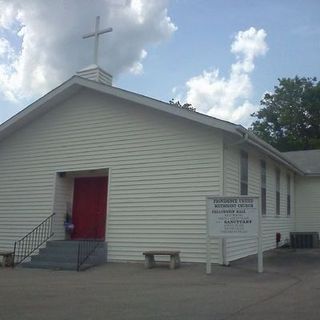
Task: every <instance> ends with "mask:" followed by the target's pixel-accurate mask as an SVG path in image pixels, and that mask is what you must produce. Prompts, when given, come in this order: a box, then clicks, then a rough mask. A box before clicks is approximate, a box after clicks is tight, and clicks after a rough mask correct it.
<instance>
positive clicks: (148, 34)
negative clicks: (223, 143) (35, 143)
mask: <svg viewBox="0 0 320 320" xmlns="http://www.w3.org/2000/svg"><path fill="white" fill-rule="evenodd" d="M319 12H320V1H319V0H301V1H299V0H260V1H254V0H224V1H223V0H221V1H218V0H55V1H50V0H28V1H24V0H0V123H2V122H4V121H6V120H7V119H9V118H10V117H12V116H13V115H14V114H16V113H17V112H19V111H20V110H21V109H23V108H24V107H26V106H28V105H29V104H30V103H32V102H33V101H35V100H36V99H38V98H40V97H41V96H42V95H44V94H45V93H46V92H48V91H50V90H52V89H54V88H55V87H56V86H58V85H59V84H61V83H62V82H64V81H66V80H67V79H69V78H70V77H72V76H73V75H74V74H75V73H76V72H77V71H78V70H81V69H82V68H84V67H86V66H87V65H90V64H92V63H93V40H92V39H84V40H83V39H82V35H83V34H86V33H88V32H91V31H93V29H94V24H95V17H96V16H97V15H100V17H101V19H100V26H101V28H107V27H112V28H113V32H111V33H107V34H104V35H102V36H101V38H100V50H99V65H100V66H101V67H102V68H104V69H105V70H106V71H108V72H109V73H111V74H112V75H113V84H114V86H116V87H120V88H123V89H126V90H129V91H133V92H137V93H140V94H143V95H146V96H150V97H153V98H156V99H159V100H162V101H165V102H168V101H169V100H171V99H175V100H179V101H181V102H182V103H186V102H188V103H191V104H192V106H193V107H196V109H197V111H198V112H201V113H205V114H208V115H211V116H214V117H217V118H221V119H224V120H228V121H232V122H234V123H237V124H242V125H244V126H246V127H248V126H250V124H251V123H252V122H253V120H254V118H252V117H251V116H250V114H251V113H253V112H254V111H256V110H258V109H259V108H260V103H259V102H260V100H261V98H262V97H263V95H264V93H266V92H272V91H273V88H274V86H275V85H277V84H278V80H277V79H278V78H282V77H294V76H296V75H298V76H301V77H302V76H305V77H314V76H315V77H318V78H320V61H319V56H320V19H319Z"/></svg>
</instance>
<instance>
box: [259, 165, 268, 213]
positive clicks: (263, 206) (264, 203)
mask: <svg viewBox="0 0 320 320" xmlns="http://www.w3.org/2000/svg"><path fill="white" fill-rule="evenodd" d="M260 170H261V214H263V215H266V214H267V165H266V162H265V161H264V160H261V161H260Z"/></svg>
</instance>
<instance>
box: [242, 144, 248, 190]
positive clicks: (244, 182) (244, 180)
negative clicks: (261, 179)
mask: <svg viewBox="0 0 320 320" xmlns="http://www.w3.org/2000/svg"><path fill="white" fill-rule="evenodd" d="M244 160H245V162H243V161H244ZM244 168H245V170H244V171H243V169H244ZM248 193H249V154H248V152H247V151H245V150H240V195H241V196H247V195H248Z"/></svg>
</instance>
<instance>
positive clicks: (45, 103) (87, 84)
mask: <svg viewBox="0 0 320 320" xmlns="http://www.w3.org/2000/svg"><path fill="white" fill-rule="evenodd" d="M83 88H87V89H91V90H94V91H97V92H100V93H102V94H106V95H110V96H113V97H117V98H120V99H123V100H127V101H129V102H134V103H137V104H140V105H143V106H146V107H148V108H152V109H155V110H158V111H161V112H166V113H168V114H171V115H173V116H178V117H180V118H184V119H188V120H191V121H195V122H197V123H200V124H203V125H206V126H209V127H213V128H216V129H219V130H223V131H225V132H229V133H231V134H234V135H236V136H238V137H239V139H241V140H240V141H241V142H247V143H249V144H250V145H252V146H254V147H256V148H258V149H259V150H260V151H262V152H263V153H265V154H267V155H269V156H270V157H271V158H273V159H275V160H276V161H279V162H280V163H282V164H284V165H286V166H288V167H289V168H290V169H292V170H293V171H295V172H297V173H299V174H304V172H303V170H301V169H300V168H299V167H298V166H297V165H296V164H295V163H293V162H291V161H290V160H289V159H288V158H287V157H286V156H284V155H283V154H282V153H281V152H279V151H278V150H277V149H275V148H273V147H272V146H271V145H269V144H268V143H266V142H264V141H263V140H261V139H260V138H258V137H257V136H255V135H254V134H252V133H251V132H250V131H248V130H247V129H246V128H244V127H243V126H241V125H237V124H234V123H231V122H228V121H225V120H220V119H217V118H214V117H210V116H207V115H204V114H202V113H198V112H191V111H189V110H185V109H182V108H179V107H177V106H175V105H172V104H169V103H165V102H162V101H159V100H156V99H153V98H150V97H147V96H144V95H141V94H137V93H134V92H130V91H126V90H123V89H119V88H116V87H113V86H107V85H104V84H101V83H98V82H96V81H92V80H88V79H85V78H82V77H79V76H73V77H72V78H70V79H69V80H67V81H66V82H64V83H62V84H61V85H60V86H58V87H56V88H55V89H53V90H52V91H50V92H49V93H47V94H46V95H44V96H43V97H41V98H40V99H38V100H36V101H35V102H33V103H32V104H30V105H29V106H28V107H26V108H25V109H23V110H22V111H20V112H19V113H17V114H16V115H15V116H13V117H12V118H10V119H9V120H7V121H5V122H4V123H3V124H1V125H0V141H1V140H2V139H4V138H5V137H6V136H8V135H10V134H11V133H12V132H14V131H16V130H18V129H19V128H21V127H22V126H24V125H25V124H26V123H28V122H29V121H32V120H33V119H34V118H35V117H37V116H39V115H41V114H43V113H45V112H47V111H48V110H49V109H50V108H51V107H53V106H55V105H57V104H58V103H60V102H62V101H64V100H66V99H68V98H70V97H71V96H73V95H74V94H76V93H77V92H79V91H80V90H81V89H83Z"/></svg>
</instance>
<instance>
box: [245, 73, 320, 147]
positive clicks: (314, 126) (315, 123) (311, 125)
mask: <svg viewBox="0 0 320 320" xmlns="http://www.w3.org/2000/svg"><path fill="white" fill-rule="evenodd" d="M278 81H279V85H278V86H275V87H274V93H266V94H265V95H264V97H263V99H262V100H261V102H260V104H261V105H262V106H263V107H262V108H261V109H260V110H259V111H257V112H255V113H253V114H252V116H254V117H256V118H257V120H256V121H255V122H253V123H252V124H251V128H250V130H252V132H253V133H254V134H256V135H257V136H259V137H260V138H262V139H263V140H265V141H266V142H268V143H270V144H271V145H273V146H274V147H276V148H277V149H278V150H280V151H294V150H308V149H319V148H320V82H317V79H316V78H304V77H303V78H299V77H297V76H296V77H295V78H293V79H291V78H282V79H278Z"/></svg>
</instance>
